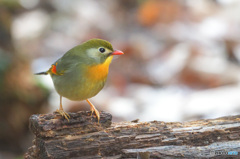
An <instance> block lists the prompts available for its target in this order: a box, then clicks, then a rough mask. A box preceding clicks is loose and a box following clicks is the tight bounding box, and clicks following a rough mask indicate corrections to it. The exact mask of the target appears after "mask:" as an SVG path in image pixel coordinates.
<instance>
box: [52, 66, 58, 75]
mask: <svg viewBox="0 0 240 159" xmlns="http://www.w3.org/2000/svg"><path fill="white" fill-rule="evenodd" d="M56 65H57V63H56ZM56 65H52V67H51V72H52V73H53V74H55V75H56V74H57V67H56Z"/></svg>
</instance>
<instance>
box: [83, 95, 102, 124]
mask: <svg viewBox="0 0 240 159" xmlns="http://www.w3.org/2000/svg"><path fill="white" fill-rule="evenodd" d="M86 101H87V102H88V104H89V105H90V106H91V116H92V114H93V112H95V115H96V116H97V119H98V123H99V120H100V113H99V111H98V110H97V109H96V108H95V106H94V105H93V104H92V103H91V102H90V101H89V100H88V99H86Z"/></svg>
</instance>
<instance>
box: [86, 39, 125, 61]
mask: <svg viewBox="0 0 240 159" xmlns="http://www.w3.org/2000/svg"><path fill="white" fill-rule="evenodd" d="M82 47H83V49H84V52H85V54H86V55H87V57H88V58H89V59H90V60H89V61H91V63H92V64H102V63H104V62H106V61H107V60H109V61H110V62H111V60H112V57H113V55H122V54H123V52H122V51H119V50H114V49H113V47H112V45H111V43H110V42H108V41H106V40H102V39H91V40H88V41H86V42H85V43H83V44H82Z"/></svg>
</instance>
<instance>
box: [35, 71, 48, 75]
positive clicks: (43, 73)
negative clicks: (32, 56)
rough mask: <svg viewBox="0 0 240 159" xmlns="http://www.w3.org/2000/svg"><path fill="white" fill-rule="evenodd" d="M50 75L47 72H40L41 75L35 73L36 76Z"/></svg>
mask: <svg viewBox="0 0 240 159" xmlns="http://www.w3.org/2000/svg"><path fill="white" fill-rule="evenodd" d="M47 74H48V72H47V71H46V72H39V73H34V75H47Z"/></svg>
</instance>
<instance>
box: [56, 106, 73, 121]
mask: <svg viewBox="0 0 240 159" xmlns="http://www.w3.org/2000/svg"><path fill="white" fill-rule="evenodd" d="M56 112H58V113H59V114H60V115H62V116H63V117H64V118H65V119H67V121H68V122H69V118H70V115H69V114H68V113H67V112H65V111H64V110H63V109H57V110H56Z"/></svg>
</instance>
